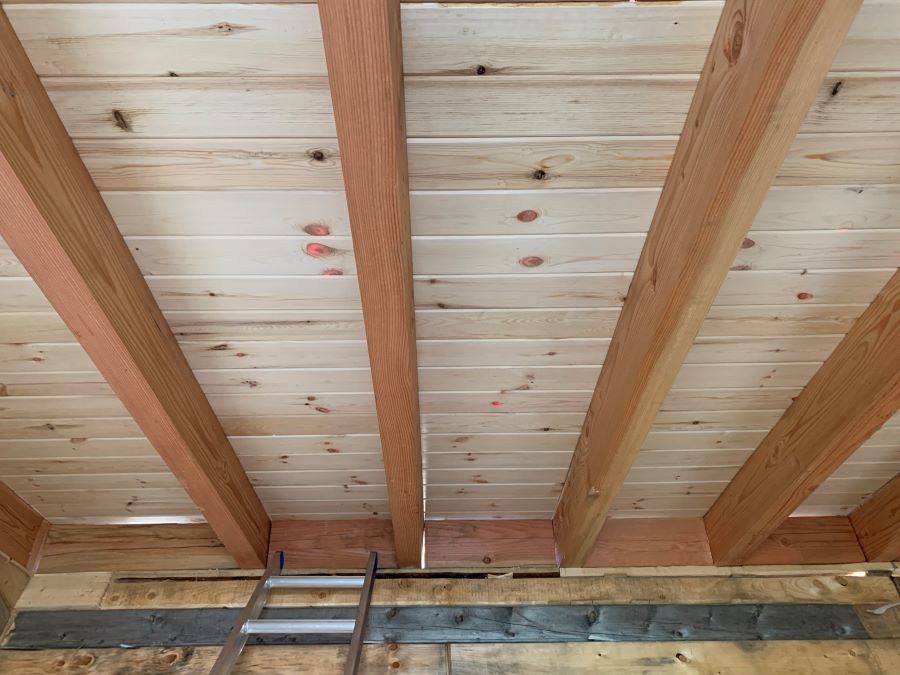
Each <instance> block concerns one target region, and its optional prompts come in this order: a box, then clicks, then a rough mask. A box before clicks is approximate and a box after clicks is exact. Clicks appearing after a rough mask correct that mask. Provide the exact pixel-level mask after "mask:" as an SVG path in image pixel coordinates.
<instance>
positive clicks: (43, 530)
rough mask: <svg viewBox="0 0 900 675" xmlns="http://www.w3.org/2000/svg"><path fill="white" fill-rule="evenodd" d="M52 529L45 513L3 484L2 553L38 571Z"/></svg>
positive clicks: (0, 511) (0, 489)
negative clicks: (45, 542)
mask: <svg viewBox="0 0 900 675" xmlns="http://www.w3.org/2000/svg"><path fill="white" fill-rule="evenodd" d="M49 530H50V523H49V522H47V521H46V520H45V519H44V517H43V516H42V515H41V514H39V513H38V512H37V511H35V510H34V509H32V508H31V507H30V506H29V505H28V504H26V503H25V501H24V500H23V499H22V498H21V497H19V495H17V494H16V493H15V492H13V491H12V490H10V489H9V488H8V487H7V486H6V485H5V484H4V483H0V553H3V554H4V555H6V556H7V557H9V558H10V559H11V560H15V561H16V562H17V563H19V564H20V565H21V566H22V567H24V568H25V569H26V570H28V571H29V572H34V571H35V569H37V564H38V561H39V560H40V556H41V549H42V548H43V546H44V541H45V540H46V539H47V532H48V531H49Z"/></svg>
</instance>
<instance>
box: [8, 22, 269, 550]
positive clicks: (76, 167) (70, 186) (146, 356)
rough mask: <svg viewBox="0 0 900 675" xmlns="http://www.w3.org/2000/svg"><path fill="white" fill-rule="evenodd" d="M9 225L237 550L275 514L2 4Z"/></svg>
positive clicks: (262, 545) (261, 537)
mask: <svg viewBox="0 0 900 675" xmlns="http://www.w3.org/2000/svg"><path fill="white" fill-rule="evenodd" d="M0 210H2V212H3V217H2V218H0V234H2V235H3V238H4V239H5V240H6V243H7V244H8V246H9V247H10V249H12V251H13V252H14V253H15V254H16V256H17V257H18V259H19V260H20V261H21V263H22V264H23V265H24V267H25V268H26V269H27V270H28V272H29V273H30V274H31V276H32V277H33V278H34V280H35V282H36V283H37V284H38V286H39V287H40V288H41V290H42V291H43V292H44V295H46V296H47V299H48V300H49V301H50V303H51V304H52V305H53V306H54V308H55V309H56V311H57V312H59V314H60V316H61V317H62V319H63V320H64V321H65V322H66V324H67V325H68V327H69V328H70V329H71V330H72V332H73V333H74V334H75V336H76V337H77V338H78V340H79V341H80V342H81V344H82V346H83V347H84V348H85V350H86V351H87V353H88V355H89V356H90V357H91V359H93V361H94V363H95V364H96V365H97V368H98V369H99V370H100V372H101V373H103V375H104V377H105V378H106V380H107V381H108V382H109V384H110V386H111V387H112V389H113V390H114V391H115V393H116V394H117V395H118V396H119V398H120V399H121V400H122V403H123V404H124V405H125V407H126V408H127V409H128V411H129V413H131V415H132V416H133V417H134V419H135V421H136V422H137V424H138V425H139V426H140V427H141V430H142V431H143V432H144V433H145V434H146V436H147V438H148V439H149V440H150V441H151V443H153V445H154V447H155V448H156V449H157V451H159V453H160V455H162V457H163V459H164V460H165V461H166V463H167V464H168V465H169V467H170V468H171V470H172V472H173V473H174V474H175V475H176V476H177V477H178V479H179V480H180V481H181V483H182V485H184V487H185V489H186V490H187V492H188V494H189V495H190V496H191V498H192V499H193V500H194V501H195V502H196V504H197V505H198V506H199V507H200V509H201V511H202V512H203V514H204V516H205V517H206V519H207V520H208V521H209V523H210V525H212V527H213V529H214V530H215V532H216V534H217V535H218V537H219V538H220V539H221V540H222V542H223V543H224V544H225V546H226V547H227V548H228V550H229V551H230V552H231V554H232V555H233V556H234V557H235V559H236V560H237V561H238V562H239V563H240V564H242V565H246V566H255V567H258V566H262V565H264V564H265V560H266V550H267V544H268V537H269V519H268V516H267V515H266V512H265V510H264V508H263V506H262V503H261V502H260V501H259V499H258V498H257V496H256V493H255V492H254V490H253V487H252V486H251V484H250V481H249V480H248V478H247V476H246V474H245V473H244V470H243V468H242V467H241V465H240V462H239V461H238V459H237V457H236V455H235V454H234V451H233V450H232V448H231V445H230V443H229V442H228V439H227V438H226V437H225V433H224V432H223V431H222V427H221V425H220V423H219V421H218V419H217V418H216V416H215V414H214V413H213V410H212V408H211V407H210V405H209V403H208V402H207V400H206V397H205V396H204V394H203V391H202V390H201V389H200V386H199V385H198V384H197V381H196V379H195V378H194V375H193V373H192V372H191V369H190V367H189V366H188V364H187V361H186V360H185V358H184V355H183V354H182V353H181V350H180V349H179V347H178V344H177V343H176V342H175V338H174V336H173V335H172V331H171V330H170V329H169V326H168V324H167V323H166V320H165V319H164V318H163V315H162V313H161V312H160V310H159V307H158V306H157V304H156V301H155V300H154V298H153V295H152V294H151V292H150V289H149V288H148V287H147V284H146V283H145V281H144V279H143V277H142V276H141V272H140V270H139V269H138V266H137V264H136V263H135V261H134V259H133V258H132V257H131V254H130V252H129V251H128V247H127V245H126V244H125V241H124V240H123V239H122V236H121V234H120V233H119V230H118V229H117V227H116V224H115V222H114V221H113V219H112V217H111V216H110V215H109V212H108V211H107V209H106V206H105V204H104V203H103V200H102V199H101V197H100V194H99V193H98V192H97V189H96V188H95V186H94V184H93V182H92V180H91V177H90V175H89V174H88V171H87V169H86V168H85V166H84V164H83V163H82V161H81V158H80V157H79V156H78V152H77V150H76V149H75V146H74V145H73V144H72V141H71V140H70V139H69V137H68V135H67V134H66V130H65V128H64V127H63V124H62V122H61V121H60V120H59V117H58V116H57V114H56V111H55V110H54V108H53V105H52V103H51V102H50V99H49V98H48V97H47V94H46V92H45V91H44V89H43V87H42V86H41V83H40V81H39V79H38V77H37V75H36V74H35V72H34V69H33V68H32V65H31V63H30V61H29V60H28V57H27V55H26V54H25V51H24V50H23V49H22V46H21V44H20V43H19V41H18V39H17V37H16V35H15V32H14V31H13V28H12V26H11V25H10V23H9V21H8V19H7V18H6V15H5V14H4V13H3V12H2V10H0Z"/></svg>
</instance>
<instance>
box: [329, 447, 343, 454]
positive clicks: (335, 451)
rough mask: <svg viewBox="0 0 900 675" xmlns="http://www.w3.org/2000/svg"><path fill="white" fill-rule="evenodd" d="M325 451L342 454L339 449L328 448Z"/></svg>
mask: <svg viewBox="0 0 900 675" xmlns="http://www.w3.org/2000/svg"><path fill="white" fill-rule="evenodd" d="M325 451H326V452H330V453H332V454H334V453H338V452H340V450H339V449H337V448H326V449H325Z"/></svg>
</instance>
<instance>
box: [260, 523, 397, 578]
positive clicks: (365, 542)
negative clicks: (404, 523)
mask: <svg viewBox="0 0 900 675" xmlns="http://www.w3.org/2000/svg"><path fill="white" fill-rule="evenodd" d="M394 541H395V537H394V526H393V525H392V524H391V521H390V520H385V519H379V518H369V519H365V520H276V521H274V522H273V523H272V536H271V539H270V540H269V550H270V552H275V551H283V552H284V566H285V568H287V569H365V568H366V563H367V561H368V558H369V553H370V552H371V551H375V552H376V553H378V567H379V568H388V567H397V558H396V555H395V553H394Z"/></svg>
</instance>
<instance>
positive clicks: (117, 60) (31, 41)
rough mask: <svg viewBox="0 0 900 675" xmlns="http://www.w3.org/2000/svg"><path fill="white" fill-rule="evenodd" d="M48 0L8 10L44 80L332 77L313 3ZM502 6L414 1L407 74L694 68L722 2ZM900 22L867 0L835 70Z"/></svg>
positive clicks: (884, 59)
mask: <svg viewBox="0 0 900 675" xmlns="http://www.w3.org/2000/svg"><path fill="white" fill-rule="evenodd" d="M41 4H43V3H38V4H33V3H23V4H21V5H20V4H18V3H5V4H4V6H5V7H7V8H8V12H9V14H10V18H11V19H12V20H13V22H14V25H15V28H16V31H17V32H18V33H19V35H20V36H21V38H22V40H23V42H24V43H25V45H26V48H27V49H28V51H29V54H30V56H31V57H32V60H33V61H34V63H36V64H37V66H38V70H39V72H40V75H42V76H44V75H89V76H91V75H152V76H163V77H165V76H167V75H168V74H169V73H170V72H171V73H174V74H176V75H179V76H210V75H223V76H235V75H264V74H278V75H303V76H307V75H319V76H321V75H324V74H325V62H324V59H323V58H322V41H321V35H320V31H319V27H318V25H317V20H316V11H315V10H316V8H315V7H314V6H311V4H305V3H304V4H294V3H287V4H281V3H276V4H272V3H265V4H258V5H257V4H253V5H245V6H243V5H237V6H229V7H227V8H224V7H219V6H216V4H220V3H214V4H206V5H204V4H202V3H197V4H194V3H185V4H179V3H159V4H156V3H150V4H145V3H126V4H119V5H115V4H113V5H106V4H105V3H99V4H94V3H87V4H83V5H81V4H78V3H77V4H58V5H56V6H54V7H51V8H50V10H48V9H45V8H44V7H42V6H41ZM454 4H455V3H454ZM503 4H505V5H507V6H499V5H498V6H491V3H487V4H482V6H478V7H476V6H470V7H465V6H453V5H451V4H448V3H427V4H424V3H416V4H414V5H413V4H406V5H404V7H403V12H402V20H403V33H404V38H405V39H404V70H405V72H406V73H407V74H428V75H439V76H445V75H473V76H475V75H477V73H478V72H479V71H478V66H482V67H483V69H484V71H483V72H484V75H487V76H488V77H489V78H494V79H496V78H502V77H507V76H521V75H530V74H547V75H565V74H580V75H590V74H613V75H615V74H623V73H628V74H638V73H645V74H659V73H660V72H664V73H679V74H695V73H698V72H699V71H700V69H701V68H702V66H703V60H704V58H705V56H706V54H707V51H708V48H709V43H710V38H711V37H712V35H713V31H714V30H715V27H716V21H717V19H718V17H719V14H720V13H721V8H722V3H721V2H718V1H712V2H693V1H692V2H683V3H677V4H673V3H672V2H652V3H648V2H641V3H628V2H618V3H606V2H602V3H578V4H574V3H558V4H556V6H552V5H551V6H547V5H546V4H536V5H532V4H531V3H513V4H510V3H503ZM529 5H531V6H529ZM897 23H898V14H897V7H896V4H895V3H893V2H892V1H891V0H867V2H866V3H865V4H864V6H863V9H862V11H861V12H860V18H859V20H858V21H857V22H856V23H855V24H854V26H853V28H852V31H851V33H850V39H848V41H847V43H846V44H845V45H844V46H843V48H842V49H841V50H840V52H839V55H838V58H837V59H836V60H835V64H834V67H835V68H836V69H837V70H840V71H851V70H859V71H873V70H874V71H891V70H896V68H897V63H898V55H897V50H898V47H897V40H896V36H897ZM611 35H613V36H616V39H615V40H610V39H609V36H611ZM482 77H483V76H482Z"/></svg>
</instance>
